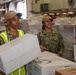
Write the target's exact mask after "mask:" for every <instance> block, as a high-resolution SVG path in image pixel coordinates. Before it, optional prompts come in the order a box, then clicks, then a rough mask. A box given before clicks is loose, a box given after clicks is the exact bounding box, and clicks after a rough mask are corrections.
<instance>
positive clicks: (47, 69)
mask: <svg viewBox="0 0 76 75" xmlns="http://www.w3.org/2000/svg"><path fill="white" fill-rule="evenodd" d="M72 67H76V63H74V62H72V61H69V60H67V59H64V58H62V57H59V56H57V55H56V54H53V53H50V52H43V53H42V55H41V56H40V57H39V58H38V61H34V62H32V63H31V68H30V69H29V68H28V69H29V73H30V74H28V75H55V71H56V70H60V69H66V68H72Z"/></svg>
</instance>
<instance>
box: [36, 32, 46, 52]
mask: <svg viewBox="0 0 76 75" xmlns="http://www.w3.org/2000/svg"><path fill="white" fill-rule="evenodd" d="M41 35H42V34H41V33H38V34H37V37H38V41H39V45H40V49H41V52H43V51H45V50H47V48H46V47H44V46H43V45H42V41H43V40H42V39H43V38H42V36H41Z"/></svg>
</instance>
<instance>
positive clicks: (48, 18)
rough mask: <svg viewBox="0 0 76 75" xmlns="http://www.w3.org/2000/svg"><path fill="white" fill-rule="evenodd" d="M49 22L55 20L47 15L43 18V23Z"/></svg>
mask: <svg viewBox="0 0 76 75" xmlns="http://www.w3.org/2000/svg"><path fill="white" fill-rule="evenodd" d="M48 20H51V21H53V19H52V18H51V16H49V15H45V16H44V17H43V19H42V21H44V22H46V21H48Z"/></svg>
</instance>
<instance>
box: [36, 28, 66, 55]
mask: <svg viewBox="0 0 76 75" xmlns="http://www.w3.org/2000/svg"><path fill="white" fill-rule="evenodd" d="M37 36H38V40H39V44H40V45H43V46H44V47H46V48H47V49H48V51H50V52H53V53H56V54H57V53H60V54H63V52H64V50H65V47H64V42H63V37H62V35H61V34H60V33H59V32H58V31H56V30H53V29H52V32H46V31H45V30H42V31H41V32H39V33H38V34H37Z"/></svg>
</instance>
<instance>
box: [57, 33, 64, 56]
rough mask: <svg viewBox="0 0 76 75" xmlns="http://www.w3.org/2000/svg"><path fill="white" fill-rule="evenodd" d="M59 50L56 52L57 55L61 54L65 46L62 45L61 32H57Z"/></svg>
mask: <svg viewBox="0 0 76 75" xmlns="http://www.w3.org/2000/svg"><path fill="white" fill-rule="evenodd" d="M58 37H59V46H60V47H59V52H58V53H57V55H58V56H62V55H63V53H64V51H65V46H64V40H63V37H62V35H61V34H59V36H58Z"/></svg>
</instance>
